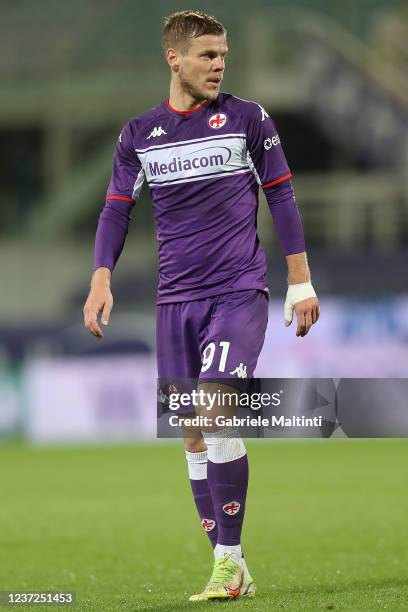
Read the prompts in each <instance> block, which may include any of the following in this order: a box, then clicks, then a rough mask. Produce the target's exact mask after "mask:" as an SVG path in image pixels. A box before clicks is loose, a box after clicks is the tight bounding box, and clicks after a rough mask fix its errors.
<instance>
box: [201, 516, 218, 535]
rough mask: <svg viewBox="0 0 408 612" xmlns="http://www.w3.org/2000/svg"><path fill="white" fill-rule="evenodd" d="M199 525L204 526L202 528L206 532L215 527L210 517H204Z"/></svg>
mask: <svg viewBox="0 0 408 612" xmlns="http://www.w3.org/2000/svg"><path fill="white" fill-rule="evenodd" d="M201 525H202V526H203V527H204V529H205V530H206V531H207V533H208V532H209V531H212V530H213V529H214V527H215V521H213V520H212V519H206V518H204V519H203V520H202V521H201Z"/></svg>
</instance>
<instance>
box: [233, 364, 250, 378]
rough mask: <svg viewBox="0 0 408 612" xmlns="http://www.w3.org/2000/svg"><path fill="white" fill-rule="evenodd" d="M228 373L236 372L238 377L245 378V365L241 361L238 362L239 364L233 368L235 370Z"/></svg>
mask: <svg viewBox="0 0 408 612" xmlns="http://www.w3.org/2000/svg"><path fill="white" fill-rule="evenodd" d="M230 374H232V375H234V374H236V375H237V376H238V378H246V377H247V369H246V365H244V364H243V363H240V364H239V366H237V367H236V368H235V370H233V371H232V372H230Z"/></svg>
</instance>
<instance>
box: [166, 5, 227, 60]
mask: <svg viewBox="0 0 408 612" xmlns="http://www.w3.org/2000/svg"><path fill="white" fill-rule="evenodd" d="M226 33H227V30H226V29H225V28H224V26H223V25H222V23H220V22H219V21H217V19H215V17H212V15H207V13H203V12H202V11H178V12H177V13H172V14H171V15H169V16H168V17H165V18H164V30H163V36H162V46H163V51H164V52H165V53H166V51H167V49H170V48H171V47H181V49H182V52H183V53H185V52H186V51H187V49H188V46H189V42H190V40H191V39H192V38H198V37H199V36H204V35H205V34H215V35H216V36H217V35H218V36H219V35H221V34H226Z"/></svg>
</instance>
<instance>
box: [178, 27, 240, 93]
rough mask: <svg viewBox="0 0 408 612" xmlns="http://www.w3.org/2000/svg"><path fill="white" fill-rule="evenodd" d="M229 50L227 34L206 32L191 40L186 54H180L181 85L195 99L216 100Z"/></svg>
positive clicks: (179, 76)
mask: <svg viewBox="0 0 408 612" xmlns="http://www.w3.org/2000/svg"><path fill="white" fill-rule="evenodd" d="M227 51H228V48H227V40H226V38H225V35H224V34H221V35H219V36H218V35H212V34H206V35H205V36H200V37H198V38H193V39H192V40H190V41H189V46H188V48H187V50H185V52H184V54H178V60H179V63H178V72H177V75H178V80H179V84H180V87H181V88H182V89H183V90H184V91H186V92H187V93H189V94H190V95H191V96H192V97H193V98H194V99H196V100H215V98H216V97H217V96H218V93H219V91H220V86H221V81H222V79H223V75H224V69H225V56H226V55H227Z"/></svg>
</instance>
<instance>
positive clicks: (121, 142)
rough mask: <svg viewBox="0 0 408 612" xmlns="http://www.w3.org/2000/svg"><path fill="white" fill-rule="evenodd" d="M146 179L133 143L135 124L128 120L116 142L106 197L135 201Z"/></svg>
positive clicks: (108, 198)
mask: <svg viewBox="0 0 408 612" xmlns="http://www.w3.org/2000/svg"><path fill="white" fill-rule="evenodd" d="M144 179H145V175H144V171H143V168H142V164H141V163H140V160H139V158H138V156H137V153H136V152H135V149H134V145H133V126H132V124H131V122H128V123H127V124H126V125H125V127H124V128H123V130H122V131H121V133H120V136H119V138H118V142H117V144H116V150H115V156H114V159H113V169H112V176H111V179H110V181H109V185H108V190H107V194H106V199H107V200H123V201H125V202H135V201H136V200H137V199H138V197H139V195H140V192H141V190H142V186H143V183H144Z"/></svg>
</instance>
